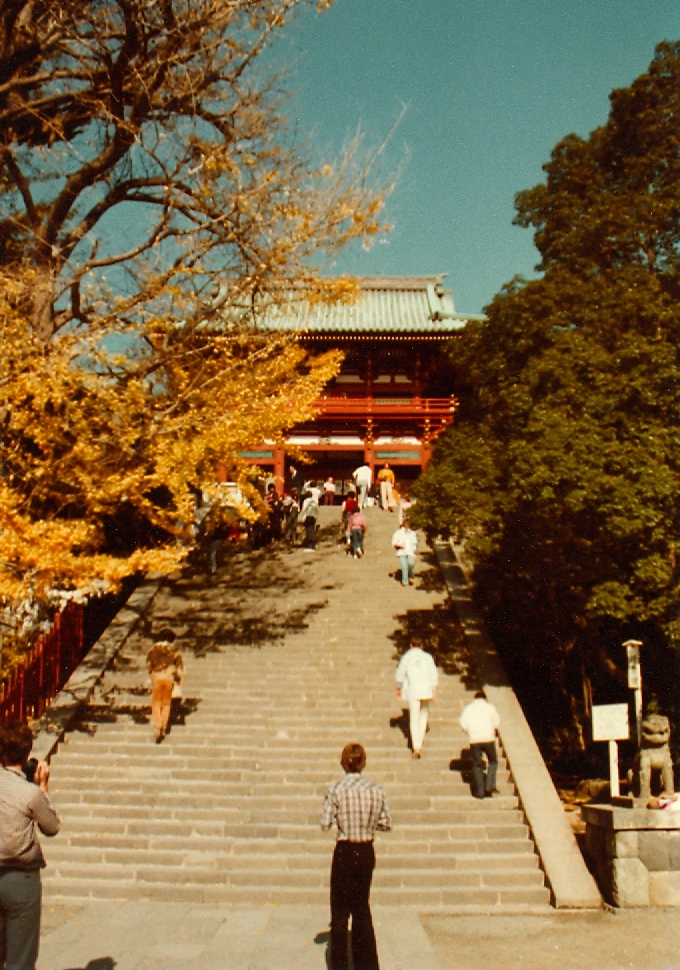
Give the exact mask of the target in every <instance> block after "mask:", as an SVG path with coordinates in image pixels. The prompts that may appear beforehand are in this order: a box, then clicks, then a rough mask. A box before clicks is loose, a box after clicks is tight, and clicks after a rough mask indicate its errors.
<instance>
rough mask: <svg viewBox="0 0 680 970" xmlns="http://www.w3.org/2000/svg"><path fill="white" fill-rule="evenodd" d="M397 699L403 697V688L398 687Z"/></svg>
mask: <svg viewBox="0 0 680 970" xmlns="http://www.w3.org/2000/svg"><path fill="white" fill-rule="evenodd" d="M397 697H398V698H400V697H401V687H397Z"/></svg>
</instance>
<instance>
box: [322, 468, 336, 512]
mask: <svg viewBox="0 0 680 970" xmlns="http://www.w3.org/2000/svg"><path fill="white" fill-rule="evenodd" d="M334 502H335V481H334V480H333V477H332V475H329V476H328V478H327V479H326V481H325V482H324V483H323V504H324V505H333V503H334Z"/></svg>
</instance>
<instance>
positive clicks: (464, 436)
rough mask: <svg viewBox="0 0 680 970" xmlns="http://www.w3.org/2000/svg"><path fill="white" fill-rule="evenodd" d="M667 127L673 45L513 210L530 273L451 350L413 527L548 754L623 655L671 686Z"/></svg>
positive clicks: (675, 173) (675, 64)
mask: <svg viewBox="0 0 680 970" xmlns="http://www.w3.org/2000/svg"><path fill="white" fill-rule="evenodd" d="M679 121H680V44H668V43H664V44H661V45H659V47H658V48H657V50H656V54H655V57H654V60H653V61H652V64H651V65H650V68H649V71H648V72H647V73H646V74H644V75H642V76H641V77H639V78H637V79H636V81H635V82H634V83H633V84H632V85H631V87H630V88H627V89H624V90H617V91H614V92H613V93H612V95H611V113H610V116H609V119H608V121H607V123H606V124H605V125H604V126H602V127H601V128H598V129H597V130H596V131H594V132H593V133H592V134H591V136H590V137H589V138H588V139H582V138H578V137H577V136H575V135H569V136H568V137H567V138H565V139H564V140H563V141H561V142H560V143H559V144H558V145H557V146H556V148H555V149H554V151H553V153H552V157H551V160H550V162H549V163H548V164H547V165H545V166H544V170H545V171H546V173H547V179H546V182H545V183H544V184H541V185H538V186H537V187H535V188H533V189H531V190H529V191H525V192H521V193H519V194H518V196H517V199H516V207H517V213H518V214H517V217H516V222H517V223H519V224H520V225H522V226H526V227H531V228H533V229H534V232H535V236H534V238H535V243H536V246H537V248H538V250H539V252H540V254H541V263H540V265H539V266H538V267H537V268H538V269H539V270H540V271H541V272H542V275H541V277H540V278H539V279H537V280H533V281H530V282H526V281H523V280H521V279H516V280H514V281H513V282H512V283H510V284H509V285H508V286H506V287H505V288H504V289H503V291H502V292H501V293H500V294H498V295H497V296H496V297H495V299H494V300H493V302H492V304H491V305H490V306H489V307H488V308H487V313H488V320H487V322H486V323H484V324H468V327H467V328H466V331H465V333H464V334H462V335H461V336H460V337H459V338H457V339H456V342H455V351H454V352H453V353H452V354H451V359H452V364H453V367H454V368H455V371H456V377H457V387H456V391H457V393H458V395H459V397H460V398H461V401H462V406H461V409H460V411H459V412H458V420H457V424H456V426H455V428H453V429H452V430H451V431H450V432H449V433H448V434H447V435H446V436H445V437H444V438H443V439H442V440H441V442H440V444H439V446H438V448H437V450H436V453H435V456H434V459H433V462H432V464H431V466H430V468H429V469H428V472H427V474H426V475H425V476H424V478H423V479H422V480H421V482H420V484H419V487H418V490H419V495H420V499H421V501H420V503H419V505H418V511H417V519H418V521H419V523H420V524H421V525H423V526H424V527H425V528H427V529H428V530H429V532H430V533H435V534H436V533H444V534H453V535H455V536H457V537H458V538H459V539H460V540H461V541H464V542H465V545H466V547H467V549H468V551H469V553H470V555H471V556H472V557H473V559H474V562H475V573H476V579H477V584H478V589H479V592H480V595H481V597H482V599H483V602H484V603H485V605H486V608H487V610H488V613H489V619H490V622H491V624H492V626H493V628H494V631H495V633H496V636H497V639H498V641H499V643H501V644H505V645H506V647H507V649H506V659H507V660H508V663H509V666H510V667H511V668H512V669H513V670H514V672H515V675H516V681H517V684H518V687H519V689H520V692H521V693H522V694H523V696H524V698H525V699H526V700H527V703H528V707H530V708H531V709H532V710H533V713H534V715H535V720H534V724H535V726H536V727H537V729H538V732H539V734H541V735H542V736H543V738H544V740H545V741H546V742H547V743H550V742H551V741H552V742H553V743H554V744H556V745H557V747H559V749H560V750H561V751H562V752H564V749H565V745H566V747H571V748H575V749H577V750H578V749H581V750H582V749H583V748H584V747H585V745H586V740H585V737H586V735H585V730H584V725H585V721H586V720H587V718H588V716H589V714H590V704H591V700H592V696H593V690H594V691H595V693H596V697H597V699H598V700H600V701H601V702H602V701H606V700H607V699H608V698H609V699H611V698H616V697H617V696H618V695H617V694H616V691H617V690H620V685H621V684H622V683H625V679H624V675H623V670H622V667H623V664H622V661H623V651H622V650H621V647H620V643H621V642H622V640H624V639H626V638H627V636H630V635H631V634H637V635H639V636H640V638H641V639H643V640H644V641H645V643H646V649H647V651H648V654H647V655H648V657H650V658H651V657H652V656H653V657H654V660H655V664H654V665H652V666H654V667H656V668H658V671H660V670H661V669H664V671H665V672H666V673H667V671H668V670H669V669H670V664H671V659H672V658H671V654H670V652H669V651H668V647H669V645H672V643H673V641H674V639H675V638H677V637H678V636H679V635H680V625H679V623H678V610H679V607H680V596H679V586H678V569H677V548H678V504H677V496H678V491H679V485H680V448H679V445H680V360H679V356H678V344H679V340H680V308H679V306H678V260H679V259H680V201H679V200H680V153H679V152H678V143H679V138H678V130H679V127H678V123H679ZM664 665H665V666H664ZM655 672H657V671H652V670H650V671H649V673H650V675H651V676H652V677H653V676H654V674H655ZM659 679H660V680H661V677H660V678H659ZM665 686H666V688H667V690H668V692H669V693H668V695H667V696H666V697H665V698H664V702H665V703H666V704H667V705H668V704H670V703H671V701H672V700H673V694H672V690H673V689H672V684H671V683H670V682H668V683H667V684H666V685H665ZM623 696H624V697H625V694H624V695H623Z"/></svg>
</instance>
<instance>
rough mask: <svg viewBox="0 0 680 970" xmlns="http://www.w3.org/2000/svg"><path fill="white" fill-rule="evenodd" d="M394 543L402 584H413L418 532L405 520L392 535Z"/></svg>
mask: <svg viewBox="0 0 680 970" xmlns="http://www.w3.org/2000/svg"><path fill="white" fill-rule="evenodd" d="M392 545H393V546H394V548H395V551H396V553H397V558H398V559H399V565H400V566H401V585H402V586H409V585H411V586H413V583H414V569H415V565H416V552H417V550H418V533H417V532H414V531H413V529H412V528H411V527H410V525H409V524H408V522H404V524H403V525H400V526H399V528H398V529H397V531H396V532H395V533H394V535H393V536H392Z"/></svg>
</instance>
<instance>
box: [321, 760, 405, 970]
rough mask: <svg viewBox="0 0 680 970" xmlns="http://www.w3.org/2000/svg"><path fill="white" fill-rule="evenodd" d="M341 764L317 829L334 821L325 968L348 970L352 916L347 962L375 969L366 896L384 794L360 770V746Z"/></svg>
mask: <svg viewBox="0 0 680 970" xmlns="http://www.w3.org/2000/svg"><path fill="white" fill-rule="evenodd" d="M340 764H341V765H342V767H343V768H344V769H345V777H344V778H343V779H342V781H337V782H335V784H334V785H331V786H330V788H329V789H328V791H327V792H326V797H325V798H324V803H323V812H322V814H321V828H322V829H324V831H327V830H328V829H329V828H330V827H331V826H332V825H333V823H334V822H335V823H336V824H337V827H338V837H337V842H336V843H335V851H334V853H333V863H332V865H331V953H330V958H331V959H330V970H346V968H347V928H348V923H349V918H350V916H351V917H352V960H353V963H354V970H379V965H378V949H377V947H376V942H375V932H374V930H373V920H372V918H371V907H370V905H369V895H370V892H371V879H372V878H373V869H374V867H375V852H374V850H373V836H374V834H375V830H376V829H380V830H381V831H383V832H389V830H390V829H391V828H392V820H391V818H390V810H389V808H388V807H387V800H386V798H385V792H384V791H383V790H382V788H381V787H380V785H375V784H373V782H371V781H368V779H366V778H362V777H361V772H362V771H363V769H364V766H365V765H366V752H365V751H364V749H363V748H362V746H361V745H360V744H347V745H345V747H344V749H343V752H342V757H341V759H340Z"/></svg>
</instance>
